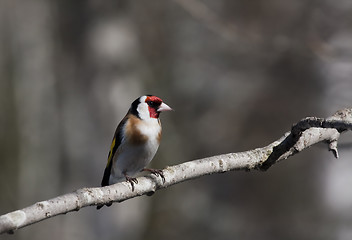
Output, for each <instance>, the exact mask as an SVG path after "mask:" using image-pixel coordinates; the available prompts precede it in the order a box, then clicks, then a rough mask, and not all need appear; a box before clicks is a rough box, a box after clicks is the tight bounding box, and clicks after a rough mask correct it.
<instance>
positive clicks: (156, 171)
mask: <svg viewBox="0 0 352 240" xmlns="http://www.w3.org/2000/svg"><path fill="white" fill-rule="evenodd" d="M142 171H148V172H150V173H151V174H154V175H155V176H160V177H161V179H162V180H163V183H165V177H164V174H163V170H161V169H152V168H143V170H142Z"/></svg>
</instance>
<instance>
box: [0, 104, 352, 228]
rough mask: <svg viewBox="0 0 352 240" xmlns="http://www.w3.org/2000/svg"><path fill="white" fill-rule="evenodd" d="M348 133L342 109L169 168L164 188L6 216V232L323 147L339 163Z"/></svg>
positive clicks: (115, 191) (98, 193)
mask: <svg viewBox="0 0 352 240" xmlns="http://www.w3.org/2000/svg"><path fill="white" fill-rule="evenodd" d="M347 130H352V108H350V109H343V110H340V111H338V112H336V113H335V114H334V115H333V116H331V117H329V118H326V119H323V118H316V117H308V118H304V119H302V120H301V121H299V122H298V123H297V124H295V125H294V126H293V127H292V129H291V131H290V132H288V133H286V134H285V135H284V136H283V137H281V138H280V139H278V140H277V141H275V142H273V143H271V144H269V145H268V146H265V147H262V148H257V149H254V150H250V151H246V152H240V153H228V154H222V155H218V156H212V157H208V158H203V159H198V160H194V161H190V162H185V163H182V164H179V165H175V166H170V167H167V168H165V169H163V174H164V176H165V182H164V183H163V181H162V179H161V178H160V177H156V176H153V175H147V176H145V177H140V178H138V184H136V185H135V189H134V191H132V190H131V185H130V184H129V183H127V182H121V183H117V184H114V185H111V186H107V187H102V188H82V189H78V190H76V191H75V192H72V193H68V194H65V195H61V196H58V197H55V198H53V199H50V200H46V201H42V202H37V203H35V204H33V205H32V206H29V207H26V208H23V209H21V210H17V211H13V212H10V213H7V214H4V215H2V216H0V233H5V232H8V233H13V232H14V231H15V230H17V229H19V228H22V227H25V226H28V225H30V224H34V223H37V222H39V221H42V220H45V219H47V218H50V217H54V216H57V215H59V214H65V213H68V212H71V211H78V210H80V209H81V208H83V207H87V206H96V205H101V204H107V203H111V202H122V201H125V200H127V199H130V198H134V197H138V196H141V195H152V194H153V193H154V192H155V191H157V190H159V189H163V188H167V187H169V186H172V185H174V184H177V183H181V182H183V181H188V180H191V179H194V178H198V177H201V176H205V175H209V174H214V173H223V172H228V171H234V170H252V169H256V170H267V169H268V168H270V167H271V166H272V165H273V164H275V163H277V162H278V161H281V160H284V159H287V158H289V157H290V156H292V155H294V154H297V153H299V152H301V151H303V150H304V149H306V148H308V147H310V146H312V145H314V144H316V143H318V142H325V143H327V144H328V149H329V150H330V151H332V152H333V154H334V156H335V157H336V158H337V157H338V151H337V141H338V139H339V137H340V133H342V132H345V131H347Z"/></svg>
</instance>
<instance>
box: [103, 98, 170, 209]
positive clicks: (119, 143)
mask: <svg viewBox="0 0 352 240" xmlns="http://www.w3.org/2000/svg"><path fill="white" fill-rule="evenodd" d="M170 110H172V109H171V108H170V107H169V106H168V105H166V104H165V103H164V102H163V101H162V100H161V99H160V98H158V97H156V96H152V95H145V96H141V97H139V98H137V99H136V100H135V101H134V102H133V103H132V104H131V107H130V109H129V110H128V112H127V114H126V116H125V117H124V118H123V119H122V120H121V122H120V123H119V125H118V126H117V128H116V131H115V134H114V138H113V139H112V143H111V146H110V151H109V155H108V160H107V164H106V168H105V171H104V176H103V180H102V182H101V186H102V187H104V186H107V185H111V184H114V183H117V182H121V181H122V180H126V181H128V182H129V183H130V184H131V187H132V191H134V184H136V183H138V181H137V179H136V178H133V176H134V175H135V174H136V173H138V172H141V171H150V172H151V173H153V174H155V175H158V176H160V177H161V178H162V179H163V181H165V179H164V176H163V174H162V171H161V170H157V169H148V168H145V167H146V166H147V165H148V164H149V163H150V161H151V160H152V159H153V157H154V155H155V153H156V151H157V150H158V147H159V144H160V139H161V130H162V129H161V123H160V119H159V115H160V113H161V112H163V111H170ZM110 205H111V204H108V205H107V206H110ZM102 206H103V205H99V206H98V207H97V208H98V209H99V208H101V207H102Z"/></svg>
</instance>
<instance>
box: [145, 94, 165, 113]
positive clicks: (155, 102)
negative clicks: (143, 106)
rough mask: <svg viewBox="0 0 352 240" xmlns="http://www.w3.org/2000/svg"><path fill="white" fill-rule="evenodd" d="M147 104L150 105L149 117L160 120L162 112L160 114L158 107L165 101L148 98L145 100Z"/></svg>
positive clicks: (154, 97)
mask: <svg viewBox="0 0 352 240" xmlns="http://www.w3.org/2000/svg"><path fill="white" fill-rule="evenodd" d="M145 102H146V103H147V104H148V110H149V115H150V117H151V118H159V114H160V112H158V110H157V109H158V107H159V106H160V105H161V103H162V102H163V100H161V99H160V98H158V97H156V96H148V97H147V98H146V99H145Z"/></svg>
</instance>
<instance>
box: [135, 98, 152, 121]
mask: <svg viewBox="0 0 352 240" xmlns="http://www.w3.org/2000/svg"><path fill="white" fill-rule="evenodd" d="M141 100H142V99H141ZM137 111H138V113H139V117H140V118H141V119H143V120H147V119H150V113H149V109H148V104H147V103H145V102H141V103H140V104H139V105H138V107H137Z"/></svg>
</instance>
